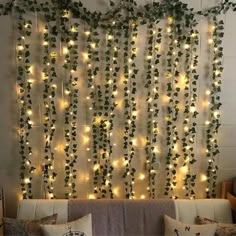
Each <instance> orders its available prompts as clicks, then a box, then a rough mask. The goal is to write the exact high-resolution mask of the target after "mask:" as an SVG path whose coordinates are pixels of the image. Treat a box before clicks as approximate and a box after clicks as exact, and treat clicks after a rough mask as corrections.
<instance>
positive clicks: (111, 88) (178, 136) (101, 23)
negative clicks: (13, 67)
mask: <svg viewBox="0 0 236 236" xmlns="http://www.w3.org/2000/svg"><path fill="white" fill-rule="evenodd" d="M110 6H111V7H112V8H111V9H110V10H109V11H108V12H106V13H104V14H102V13H100V12H90V11H88V10H87V9H86V8H85V7H84V6H83V4H82V3H81V2H80V1H79V2H74V1H72V0H62V1H59V0H58V1H55V0H52V1H48V2H44V3H38V2H37V1H31V0H25V1H17V2H16V1H14V0H12V1H9V2H8V3H6V4H0V15H7V14H10V12H11V11H13V12H14V13H16V14H17V17H18V32H19V37H18V39H17V86H18V91H19V92H18V100H19V111H20V120H19V125H20V130H19V135H20V140H19V145H20V156H21V188H22V192H23V197H24V198H32V177H33V175H32V174H33V171H34V169H35V168H34V166H33V165H32V163H31V162H32V154H33V153H32V147H31V142H30V133H31V130H32V124H33V121H32V110H33V104H32V100H31V87H32V84H33V79H32V78H31V61H30V45H29V43H28V41H29V39H30V37H31V28H32V22H31V21H27V20H25V19H24V17H23V16H24V14H25V13H26V12H33V13H35V12H36V13H37V14H41V15H42V16H43V17H44V20H45V29H44V34H43V39H44V42H43V71H42V72H43V85H44V88H43V89H44V90H43V114H44V121H43V128H44V138H45V143H44V161H43V162H44V165H43V173H42V174H43V180H44V185H45V193H47V194H48V197H49V198H55V197H56V196H55V192H54V181H55V179H56V176H57V173H56V171H55V160H56V158H55V153H54V141H55V133H56V130H57V127H56V124H57V117H58V112H57V108H56V101H57V94H58V89H57V83H58V79H60V78H59V77H60V75H59V74H58V73H57V68H58V65H57V64H58V63H60V59H59V58H58V57H57V55H58V53H57V51H58V40H57V37H59V36H60V37H61V42H60V43H62V45H63V47H64V48H65V49H66V50H65V53H64V63H63V67H64V70H65V71H64V72H65V73H64V77H63V79H62V80H63V85H64V94H63V95H64V98H65V103H66V104H64V105H65V107H64V126H63V129H64V138H65V148H64V152H65V155H66V158H65V178H64V182H65V196H66V198H70V197H77V189H78V186H77V185H76V181H77V166H76V164H77V159H78V154H77V152H78V140H77V138H78V134H77V123H78V108H79V100H78V92H79V91H78V83H77V82H78V78H77V76H76V74H77V72H78V59H79V54H78V50H79V43H80V42H79V40H78V37H79V30H80V27H79V23H78V20H80V21H82V22H83V24H84V25H85V28H88V29H89V30H85V32H84V34H85V37H86V39H85V41H86V50H85V51H86V52H84V53H83V55H82V56H83V57H84V61H85V62H86V63H87V75H88V78H87V83H88V86H87V88H88V96H87V99H86V102H87V103H89V111H90V118H91V122H89V125H90V124H91V127H92V136H91V141H90V142H88V143H86V145H90V146H89V147H87V150H89V151H90V147H92V150H91V153H90V152H89V153H88V154H91V156H92V158H90V157H89V158H88V161H89V162H91V160H93V163H92V164H93V170H94V173H93V185H94V194H95V197H96V198H113V197H114V193H113V185H112V182H113V181H112V180H113V166H112V164H111V163H112V153H113V145H114V143H113V140H114V139H113V135H114V123H115V118H116V117H115V108H116V106H117V103H116V95H117V93H118V92H119V91H118V85H117V78H118V76H119V73H121V72H122V70H121V68H123V75H124V83H123V86H124V91H123V92H124V94H122V95H124V123H125V124H124V135H123V148H124V151H125V153H124V160H125V168H124V170H123V176H122V177H123V178H124V191H125V197H126V198H130V199H133V198H135V191H134V186H135V179H136V174H137V173H136V172H137V170H136V168H135V167H134V164H135V163H134V157H135V155H136V150H135V143H134V137H135V135H136V123H137V114H138V112H140V111H137V104H136V98H137V91H136V90H137V78H138V69H137V65H136V53H137V49H136V38H137V35H138V26H140V25H147V28H148V29H147V30H148V32H147V33H148V36H147V43H146V48H147V55H146V58H145V69H146V76H145V88H146V89H147V127H146V128H147V135H146V146H145V151H146V168H147V169H146V170H147V173H148V188H147V190H148V193H149V197H150V198H155V197H156V190H157V188H156V186H157V181H156V171H157V163H158V155H157V150H158V145H160V142H159V140H158V120H159V117H160V113H159V105H160V99H159V96H160V95H161V92H162V90H161V88H160V81H161V79H162V78H161V77H162V76H160V75H159V73H160V72H159V70H160V69H159V68H160V67H161V66H162V64H161V62H162V61H163V60H165V61H166V68H165V76H164V77H165V78H163V79H164V83H165V86H166V95H167V97H168V104H167V106H166V109H167V115H166V130H167V132H166V144H167V155H166V173H167V179H166V186H165V191H164V194H165V195H167V196H169V197H173V198H176V197H177V196H176V195H175V191H174V189H175V188H176V187H178V186H179V183H178V184H177V174H178V173H177V171H178V167H179V166H180V165H181V164H182V167H184V168H186V173H185V175H184V181H183V189H184V191H185V194H186V197H188V198H194V197H195V184H196V179H197V175H196V173H194V171H193V169H194V168H193V167H194V166H193V165H194V164H195V162H196V157H195V149H194V146H195V144H196V126H197V121H196V118H197V115H198V112H197V111H196V107H197V106H196V104H197V102H198V100H197V87H198V85H197V81H198V79H199V78H198V77H199V76H198V72H197V65H198V51H197V49H198V46H199V35H198V32H197V31H196V29H195V26H196V25H197V19H199V18H204V17H206V18H210V21H211V24H212V27H211V31H209V41H208V46H209V62H213V63H210V64H211V66H210V67H209V79H210V83H209V84H208V90H207V91H206V95H207V96H208V97H209V103H210V105H209V112H210V113H209V119H208V120H207V121H206V123H205V125H206V151H207V154H206V155H207V158H208V159H207V160H208V166H207V187H206V194H207V197H215V196H216V192H215V188H216V177H217V170H218V166H217V155H218V154H219V147H218V141H217V133H218V129H219V126H220V120H219V119H220V115H219V108H220V106H221V103H220V96H219V93H220V90H221V88H220V87H221V80H220V77H221V74H222V70H223V67H222V59H221V58H222V55H223V49H222V46H221V43H222V38H223V30H224V24H223V21H218V19H217V16H218V15H220V14H221V13H226V12H227V11H228V10H229V9H232V10H234V11H236V3H233V2H231V1H228V0H224V1H222V2H221V3H220V4H218V5H217V6H215V7H213V8H210V9H206V10H203V11H199V12H194V11H193V9H191V8H188V6H187V4H184V3H182V2H181V1H179V0H166V1H162V2H160V3H159V2H158V3H157V2H153V3H150V4H146V5H145V6H144V7H142V8H141V7H137V4H136V2H135V1H134V0H129V1H125V0H124V1H123V0H122V1H120V2H119V3H117V4H114V3H113V2H110ZM166 17H168V18H167V21H168V25H167V27H166V31H167V32H166V33H163V27H160V28H158V23H159V22H160V21H161V20H164V21H165V19H166ZM74 21H75V22H76V23H74ZM58 23H59V25H60V26H59V25H58ZM164 29H165V27H164ZM122 33H123V35H122ZM105 34H106V40H104V38H103V37H104V35H105ZM163 35H164V36H163ZM82 38H83V37H82ZM122 40H123V41H122ZM162 40H164V41H165V42H166V44H168V45H166V53H164V55H163V53H161V52H160V47H159V46H160V44H161V43H163V42H162ZM165 42H164V43H163V44H165ZM103 46H105V49H103ZM122 54H123V63H120V61H119V57H120V58H121V56H122ZM162 57H164V58H162ZM102 58H104V60H103V59H102ZM183 64H184V66H183ZM181 77H182V78H183V80H184V88H183V92H182V90H181V85H180V82H179V80H181ZM119 95H120V92H119ZM182 95H183V96H184V98H183V100H184V103H185V104H184V110H183V112H182V113H181V114H180V108H181V104H180V100H181V99H182V97H181V96H182ZM182 114H183V122H181V121H180V119H181V118H182V116H181V115H182ZM178 122H180V123H181V124H182V127H183V131H182V130H181V128H182V127H181V125H180V128H179V127H177V123H178ZM162 153H164V151H163V150H162ZM182 157H183V158H182ZM181 160H182V161H183V163H181V162H180V161H181Z"/></svg>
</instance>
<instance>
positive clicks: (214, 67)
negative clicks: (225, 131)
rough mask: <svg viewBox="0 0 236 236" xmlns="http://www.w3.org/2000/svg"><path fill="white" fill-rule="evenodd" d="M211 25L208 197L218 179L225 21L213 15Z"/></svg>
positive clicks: (209, 41) (212, 195)
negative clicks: (220, 94) (218, 135)
mask: <svg viewBox="0 0 236 236" xmlns="http://www.w3.org/2000/svg"><path fill="white" fill-rule="evenodd" d="M210 22H211V23H210V25H209V39H208V44H209V46H210V47H209V56H210V58H209V59H210V61H211V62H212V63H211V64H210V65H211V66H210V68H209V77H210V79H211V80H210V81H211V84H210V85H209V86H210V88H209V90H208V91H206V94H207V95H209V102H210V104H209V106H210V109H209V111H210V114H209V120H207V121H206V123H205V125H206V126H207V128H206V148H207V149H206V151H207V158H208V167H207V187H206V197H207V198H215V197H216V180H217V170H218V165H217V159H216V158H217V156H218V154H219V145H218V140H217V134H218V130H219V127H220V112H219V109H220V107H221V105H222V104H221V102H220V96H219V93H220V92H221V84H222V82H221V75H222V72H223V66H222V58H223V47H222V38H223V36H224V32H223V30H224V22H223V21H222V20H220V21H218V20H217V18H216V17H213V18H212V20H211V21H210Z"/></svg>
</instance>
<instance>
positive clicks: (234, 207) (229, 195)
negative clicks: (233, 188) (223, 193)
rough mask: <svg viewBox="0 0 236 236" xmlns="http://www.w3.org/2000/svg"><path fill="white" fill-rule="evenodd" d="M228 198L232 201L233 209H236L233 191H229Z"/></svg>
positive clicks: (235, 198)
mask: <svg viewBox="0 0 236 236" xmlns="http://www.w3.org/2000/svg"><path fill="white" fill-rule="evenodd" d="M227 199H228V200H229V201H230V205H231V208H232V210H233V211H236V197H235V196H234V195H232V194H231V193H227Z"/></svg>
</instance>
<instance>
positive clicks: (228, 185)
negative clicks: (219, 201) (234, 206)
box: [221, 180, 232, 199]
mask: <svg viewBox="0 0 236 236" xmlns="http://www.w3.org/2000/svg"><path fill="white" fill-rule="evenodd" d="M231 192H232V180H228V181H224V182H223V183H222V186H221V198H224V199H227V193H231Z"/></svg>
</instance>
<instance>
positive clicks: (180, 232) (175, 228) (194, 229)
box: [164, 215, 217, 236]
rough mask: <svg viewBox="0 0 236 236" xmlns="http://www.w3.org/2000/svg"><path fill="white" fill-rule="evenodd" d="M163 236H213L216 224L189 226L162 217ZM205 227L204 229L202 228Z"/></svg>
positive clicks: (167, 217)
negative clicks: (163, 222)
mask: <svg viewBox="0 0 236 236" xmlns="http://www.w3.org/2000/svg"><path fill="white" fill-rule="evenodd" d="M164 221H165V236H214V234H215V232H216V227H217V225H216V224H207V225H191V224H185V223H182V222H179V221H177V220H174V219H172V218H170V217H169V216H166V215H165V216H164ZM202 226H205V227H202Z"/></svg>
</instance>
